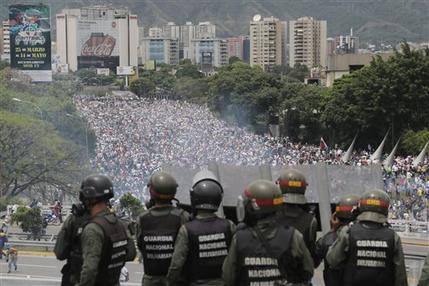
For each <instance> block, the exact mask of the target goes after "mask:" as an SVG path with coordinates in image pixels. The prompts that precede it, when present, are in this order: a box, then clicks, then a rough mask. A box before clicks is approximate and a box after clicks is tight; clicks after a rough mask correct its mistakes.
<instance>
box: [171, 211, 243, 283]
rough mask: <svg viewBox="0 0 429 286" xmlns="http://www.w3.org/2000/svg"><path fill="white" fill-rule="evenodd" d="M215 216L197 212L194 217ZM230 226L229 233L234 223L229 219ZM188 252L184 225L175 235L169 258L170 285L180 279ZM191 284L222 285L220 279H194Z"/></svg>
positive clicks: (186, 233) (233, 230) (232, 231)
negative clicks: (171, 254)
mask: <svg viewBox="0 0 429 286" xmlns="http://www.w3.org/2000/svg"><path fill="white" fill-rule="evenodd" d="M211 217H216V214H215V213H211V212H210V213H207V212H199V213H198V215H197V216H196V219H205V218H211ZM229 223H230V227H231V233H234V232H235V225H234V223H233V222H232V221H229ZM188 253H189V237H188V230H187V229H186V227H185V226H184V225H182V227H181V228H180V230H179V233H178V235H177V239H176V243H175V245H174V253H173V258H172V259H171V264H170V268H169V269H168V274H167V278H168V280H169V283H170V285H177V281H178V280H179V279H180V276H181V273H182V272H183V268H184V267H185V265H186V260H187V257H188ZM189 285H190V286H193V285H212V286H221V285H224V283H223V280H222V279H220V278H219V279H211V280H196V281H193V282H191V283H190V284H189Z"/></svg>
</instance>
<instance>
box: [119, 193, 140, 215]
mask: <svg viewBox="0 0 429 286" xmlns="http://www.w3.org/2000/svg"><path fill="white" fill-rule="evenodd" d="M119 203H120V205H121V209H123V210H124V211H125V213H126V214H127V215H128V216H129V217H130V218H132V219H133V220H136V219H137V217H138V216H139V215H140V214H141V213H142V212H143V211H144V207H143V205H142V203H141V202H140V200H139V199H138V198H136V197H134V196H133V195H132V194H131V193H126V194H124V195H122V197H121V198H120V199H119Z"/></svg>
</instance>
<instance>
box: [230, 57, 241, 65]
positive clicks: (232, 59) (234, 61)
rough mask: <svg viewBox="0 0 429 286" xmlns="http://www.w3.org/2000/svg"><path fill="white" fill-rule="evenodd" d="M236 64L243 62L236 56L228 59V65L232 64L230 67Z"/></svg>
mask: <svg viewBox="0 0 429 286" xmlns="http://www.w3.org/2000/svg"><path fill="white" fill-rule="evenodd" d="M236 62H242V60H241V59H240V58H239V57H236V56H232V57H230V58H229V59H228V64H230V65H232V64H233V63H236Z"/></svg>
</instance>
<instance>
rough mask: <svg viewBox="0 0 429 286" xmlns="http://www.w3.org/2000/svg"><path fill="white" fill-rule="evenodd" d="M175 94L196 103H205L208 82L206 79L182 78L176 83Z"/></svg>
mask: <svg viewBox="0 0 429 286" xmlns="http://www.w3.org/2000/svg"><path fill="white" fill-rule="evenodd" d="M174 90H175V94H176V95H177V96H178V97H179V98H182V99H185V100H190V101H192V102H196V103H205V102H207V96H208V95H207V91H208V81H207V80H206V78H190V77H184V78H181V79H180V80H178V81H176V84H175V87H174Z"/></svg>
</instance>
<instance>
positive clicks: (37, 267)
mask: <svg viewBox="0 0 429 286" xmlns="http://www.w3.org/2000/svg"><path fill="white" fill-rule="evenodd" d="M63 264H64V263H63V262H61V261H58V260H57V259H56V258H55V257H54V256H53V255H51V254H50V255H49V256H31V255H19V256H18V269H17V271H14V270H13V269H12V272H11V273H7V271H8V267H7V263H6V261H5V259H4V258H3V259H2V260H0V286H52V285H60V281H61V273H60V271H61V268H62V267H63ZM126 267H127V269H128V271H129V272H130V281H129V282H127V283H121V285H122V286H127V285H129V286H132V285H141V278H142V276H143V272H142V266H141V264H139V263H138V262H128V263H127V264H126Z"/></svg>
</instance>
